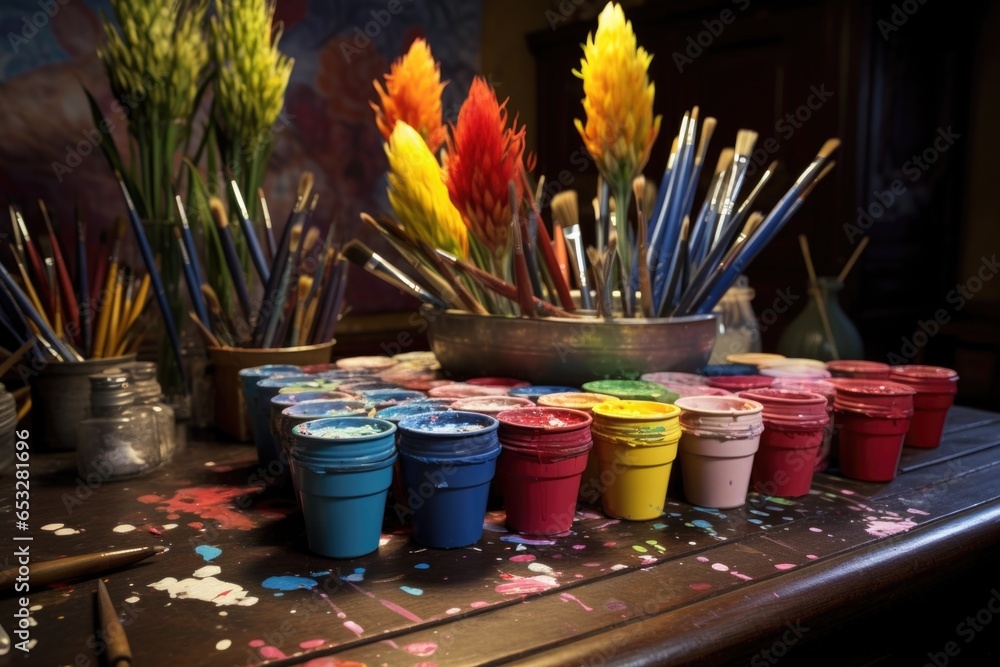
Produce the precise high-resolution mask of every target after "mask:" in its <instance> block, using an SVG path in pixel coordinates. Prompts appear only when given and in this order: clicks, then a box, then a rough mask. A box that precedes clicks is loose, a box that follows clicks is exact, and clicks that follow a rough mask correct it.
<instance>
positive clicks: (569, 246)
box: [551, 190, 594, 310]
mask: <svg viewBox="0 0 1000 667" xmlns="http://www.w3.org/2000/svg"><path fill="white" fill-rule="evenodd" d="M551 206H552V217H553V220H554V221H555V222H556V223H558V224H559V225H560V226H561V227H562V228H563V237H564V238H565V239H566V251H567V252H568V253H569V258H570V261H571V262H573V266H574V267H575V268H576V274H575V275H576V281H577V284H578V285H579V287H580V305H581V306H583V308H584V309H585V310H593V309H594V299H593V297H592V296H591V294H590V284H589V281H588V280H587V262H586V255H585V254H584V250H583V236H582V234H581V232H580V208H579V198H578V196H577V193H576V190H563V191H562V192H557V193H556V194H555V196H553V197H552V205H551Z"/></svg>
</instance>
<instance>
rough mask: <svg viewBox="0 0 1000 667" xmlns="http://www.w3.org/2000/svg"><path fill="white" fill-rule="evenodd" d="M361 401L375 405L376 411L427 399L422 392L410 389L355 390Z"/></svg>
mask: <svg viewBox="0 0 1000 667" xmlns="http://www.w3.org/2000/svg"><path fill="white" fill-rule="evenodd" d="M355 393H357V395H358V396H360V397H361V398H362V400H365V401H369V402H370V403H373V404H374V405H375V409H376V410H381V409H383V408H388V407H390V406H392V405H399V404H400V403H405V402H407V401H418V400H420V399H423V398H427V394H425V393H424V392H422V391H413V390H411V389H399V388H395V389H369V390H355Z"/></svg>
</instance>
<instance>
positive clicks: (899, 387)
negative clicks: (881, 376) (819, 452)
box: [833, 379, 917, 482]
mask: <svg viewBox="0 0 1000 667" xmlns="http://www.w3.org/2000/svg"><path fill="white" fill-rule="evenodd" d="M835 386H836V388H837V394H836V396H835V397H834V400H833V418H834V423H835V426H834V432H835V433H836V436H835V437H836V440H837V446H838V448H839V457H840V471H841V472H842V473H843V474H844V476H845V477H850V478H852V479H860V480H863V481H866V482H888V481H891V480H893V479H895V477H896V468H897V467H898V466H899V457H900V455H901V454H902V453H903V437H904V436H905V435H906V431H907V430H908V429H909V427H910V420H911V418H912V417H913V396H914V395H915V394H916V393H917V392H916V391H914V389H913V388H912V387H909V386H907V385H905V384H899V383H896V382H889V381H887V380H844V379H842V380H838V381H837V382H836V383H835Z"/></svg>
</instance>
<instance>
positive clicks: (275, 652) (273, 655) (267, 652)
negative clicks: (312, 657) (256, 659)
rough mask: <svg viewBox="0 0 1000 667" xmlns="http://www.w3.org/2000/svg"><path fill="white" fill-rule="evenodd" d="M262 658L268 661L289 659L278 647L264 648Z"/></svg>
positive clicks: (261, 652)
mask: <svg viewBox="0 0 1000 667" xmlns="http://www.w3.org/2000/svg"><path fill="white" fill-rule="evenodd" d="M260 657H262V658H267V659H268V660H277V659H279V658H287V657H288V656H286V655H285V654H284V653H282V652H281V649H279V648H277V647H276V646H262V647H261V649H260Z"/></svg>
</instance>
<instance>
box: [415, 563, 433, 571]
mask: <svg viewBox="0 0 1000 667" xmlns="http://www.w3.org/2000/svg"><path fill="white" fill-rule="evenodd" d="M413 567H414V568H415V569H417V570H429V569H430V567H431V566H430V565H428V564H427V563H417V564H416V565H414V566H413Z"/></svg>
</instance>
